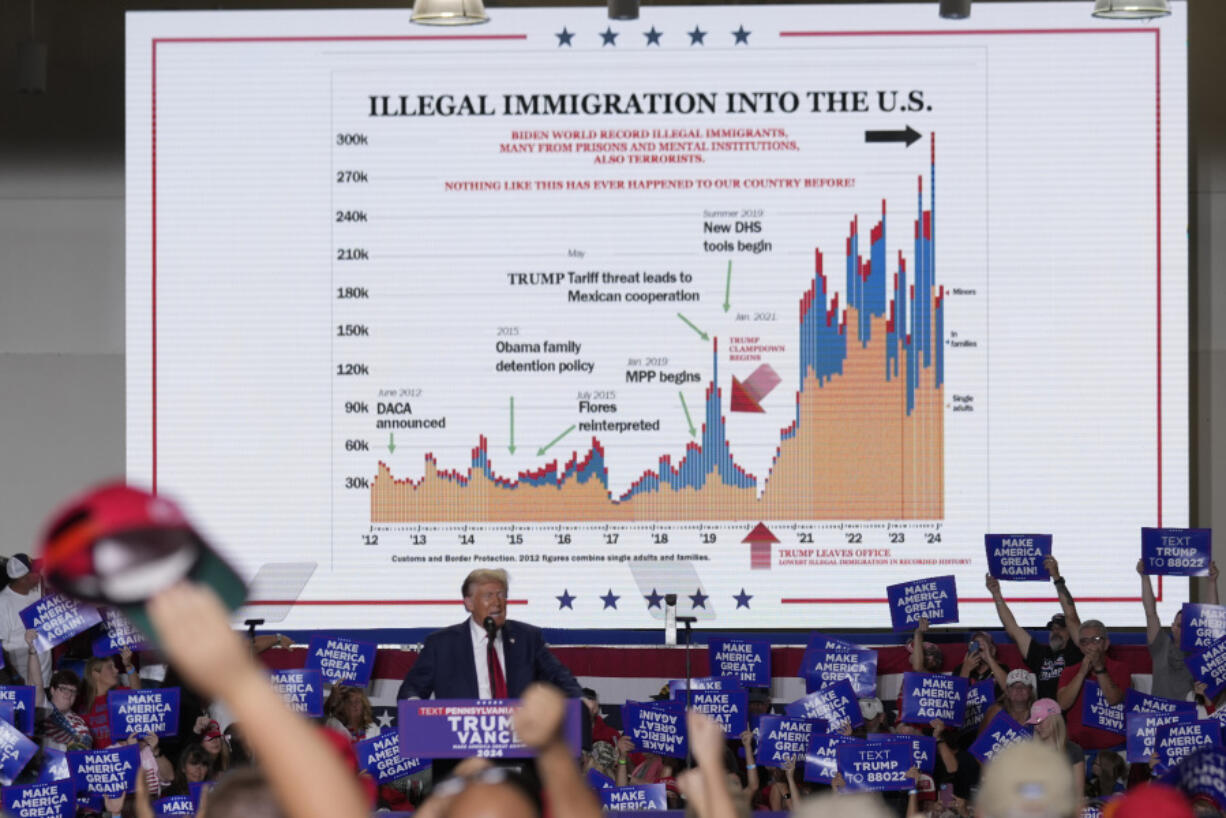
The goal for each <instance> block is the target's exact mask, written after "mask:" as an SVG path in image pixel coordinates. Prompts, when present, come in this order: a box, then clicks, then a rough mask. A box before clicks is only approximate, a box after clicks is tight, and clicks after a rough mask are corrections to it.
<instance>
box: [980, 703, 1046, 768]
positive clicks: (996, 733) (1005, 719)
mask: <svg viewBox="0 0 1226 818" xmlns="http://www.w3.org/2000/svg"><path fill="white" fill-rule="evenodd" d="M1030 737H1031V733H1030V730H1028V729H1027V728H1025V727H1023V726H1022V725H1020V724H1018V723H1017V722H1016V721H1014V720H1013V719H1012V718H1011V717H1010V716H1009V714H1008V713H1006V712H1005V711H1003V710H1002V711H1000V712H999V713H997V714H996V715H995V716H993V717H992V720H991V721H990V722H988V726H987V727H985V728H983V732H981V733H980V734H979V737H978V738H977V739H975V741H974V743H972V744H971V746H970V754H971V755H973V756H974V757H975V758H977V759H979V761H980V762H981V763H984V764H986V763H987V762H989V761H991V760H992V759H993V758H994V757H995V756H996V754H997V753H999V752H1000V751H1001V750H1003V749H1004V748H1006V747H1008V746H1009V745H1010V744H1013V743H1014V742H1018V741H1025V740H1027V739H1029V738H1030Z"/></svg>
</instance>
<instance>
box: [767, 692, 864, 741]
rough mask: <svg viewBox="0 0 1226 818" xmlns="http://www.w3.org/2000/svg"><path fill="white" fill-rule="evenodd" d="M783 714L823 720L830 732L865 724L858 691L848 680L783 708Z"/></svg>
mask: <svg viewBox="0 0 1226 818" xmlns="http://www.w3.org/2000/svg"><path fill="white" fill-rule="evenodd" d="M783 712H784V713H785V714H786V715H788V716H796V717H798V718H806V719H821V720H822V721H824V722H826V724H827V725H828V729H830V730H841V729H842V728H843V726H844V725H848V724H849V725H851V726H852V727H859V726H860V725H861V724H864V716H863V715H861V713H860V702H859V701H858V700H857V699H856V691H855V690H853V689H852V687H851V682H849V681H847V680H846V679H840V680H839V681H837V682H835V683H834V684H832V685H830V686H829V687H824V688H822V689H821V690H818V691H816V692H814V693H810V694H809V695H807V696H804V697H802V698H799V699H797V700H796V701H794V702H792V703H791V704H789V705H788V706H787V707H785V708H783Z"/></svg>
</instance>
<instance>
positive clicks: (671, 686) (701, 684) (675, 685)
mask: <svg viewBox="0 0 1226 818" xmlns="http://www.w3.org/2000/svg"><path fill="white" fill-rule="evenodd" d="M740 689H741V680H740V679H737V678H735V677H732V676H704V677H702V678H699V679H690V692H691V693H693V692H694V691H695V690H740ZM677 693H680V694H681V696H680V698H681V700H682V701H685V679H670V680H669V682H668V694H669V695H670V696H672V697H673V698H674V699H676V698H678V696H677Z"/></svg>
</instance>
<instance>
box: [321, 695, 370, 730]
mask: <svg viewBox="0 0 1226 818" xmlns="http://www.w3.org/2000/svg"><path fill="white" fill-rule="evenodd" d="M324 716H325V718H326V720H325V721H324V727H331V728H332V729H333V730H337V731H339V732H342V733H346V734H347V735H348V736H349V739H350V741H361V740H362V739H366V738H374V737H375V736H377V735H379V725H377V724H375V716H374V713H373V712H372V711H371V707H370V699H368V698H366V693H365V692H364V691H363V690H362V689H361V688H359V687H349V686H347V685H336V686H335V687H333V688H332V692H331V693H330V694H329V695H328V700H327V701H326V702H324Z"/></svg>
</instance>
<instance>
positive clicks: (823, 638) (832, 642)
mask: <svg viewBox="0 0 1226 818" xmlns="http://www.w3.org/2000/svg"><path fill="white" fill-rule="evenodd" d="M859 649H860V645H854V644H852V643H851V642H848V641H847V640H846V639H837V638H835V637H833V636H827V635H826V634H824V633H818V632H817V631H813V632H812V633H810V634H809V642H808V644H807V645H805V652H806V653H808V652H809V651H811V650H859Z"/></svg>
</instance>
